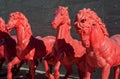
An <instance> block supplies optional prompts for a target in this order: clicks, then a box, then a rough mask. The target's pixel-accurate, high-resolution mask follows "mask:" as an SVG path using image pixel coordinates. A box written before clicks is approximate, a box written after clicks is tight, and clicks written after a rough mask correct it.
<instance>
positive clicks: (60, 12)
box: [52, 6, 86, 79]
mask: <svg viewBox="0 0 120 79" xmlns="http://www.w3.org/2000/svg"><path fill="white" fill-rule="evenodd" d="M52 28H53V29H58V30H57V35H56V42H55V46H54V54H55V56H56V57H57V59H56V60H57V63H56V65H55V68H54V71H55V73H54V77H55V79H59V75H60V74H59V68H60V65H61V64H63V65H64V67H65V68H66V69H67V73H66V74H65V77H64V79H67V77H68V76H69V75H71V74H72V65H73V64H76V65H77V67H78V71H79V74H81V73H82V72H84V67H83V66H84V64H83V63H84V60H83V59H84V58H83V56H84V54H85V53H86V50H85V48H84V47H83V46H82V43H81V41H78V40H76V39H73V38H72V36H71V34H70V28H71V26H70V18H69V14H68V8H67V7H62V6H59V7H58V8H57V10H56V11H55V17H54V19H53V21H52ZM79 76H80V78H82V76H83V74H81V75H79Z"/></svg>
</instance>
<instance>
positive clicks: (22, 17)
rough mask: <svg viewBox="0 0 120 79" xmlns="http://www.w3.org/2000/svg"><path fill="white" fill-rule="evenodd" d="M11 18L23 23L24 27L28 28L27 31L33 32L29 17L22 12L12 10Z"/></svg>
mask: <svg viewBox="0 0 120 79" xmlns="http://www.w3.org/2000/svg"><path fill="white" fill-rule="evenodd" d="M10 18H12V19H15V20H18V22H19V23H18V24H20V23H21V24H22V27H24V28H27V31H28V30H30V31H29V32H31V33H30V34H32V31H31V27H30V24H29V22H28V19H27V17H26V16H25V15H24V14H23V13H22V12H12V13H11V14H10Z"/></svg>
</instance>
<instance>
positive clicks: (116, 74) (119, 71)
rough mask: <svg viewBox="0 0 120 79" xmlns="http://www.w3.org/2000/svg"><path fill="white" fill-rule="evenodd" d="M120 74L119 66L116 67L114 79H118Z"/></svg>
mask: <svg viewBox="0 0 120 79" xmlns="http://www.w3.org/2000/svg"><path fill="white" fill-rule="evenodd" d="M119 73H120V68H119V66H116V67H114V79H118V77H119Z"/></svg>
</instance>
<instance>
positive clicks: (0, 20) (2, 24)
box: [0, 17, 5, 31]
mask: <svg viewBox="0 0 120 79" xmlns="http://www.w3.org/2000/svg"><path fill="white" fill-rule="evenodd" d="M0 31H5V21H4V20H3V18H2V17H0Z"/></svg>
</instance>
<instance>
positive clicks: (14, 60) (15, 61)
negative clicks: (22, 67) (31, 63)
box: [7, 57, 20, 79]
mask: <svg viewBox="0 0 120 79" xmlns="http://www.w3.org/2000/svg"><path fill="white" fill-rule="evenodd" d="M19 63H20V60H19V58H18V57H15V58H14V59H13V60H12V61H11V62H9V63H8V67H7V69H8V70H7V79H13V78H12V77H13V74H12V67H13V66H14V65H16V64H19Z"/></svg>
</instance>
